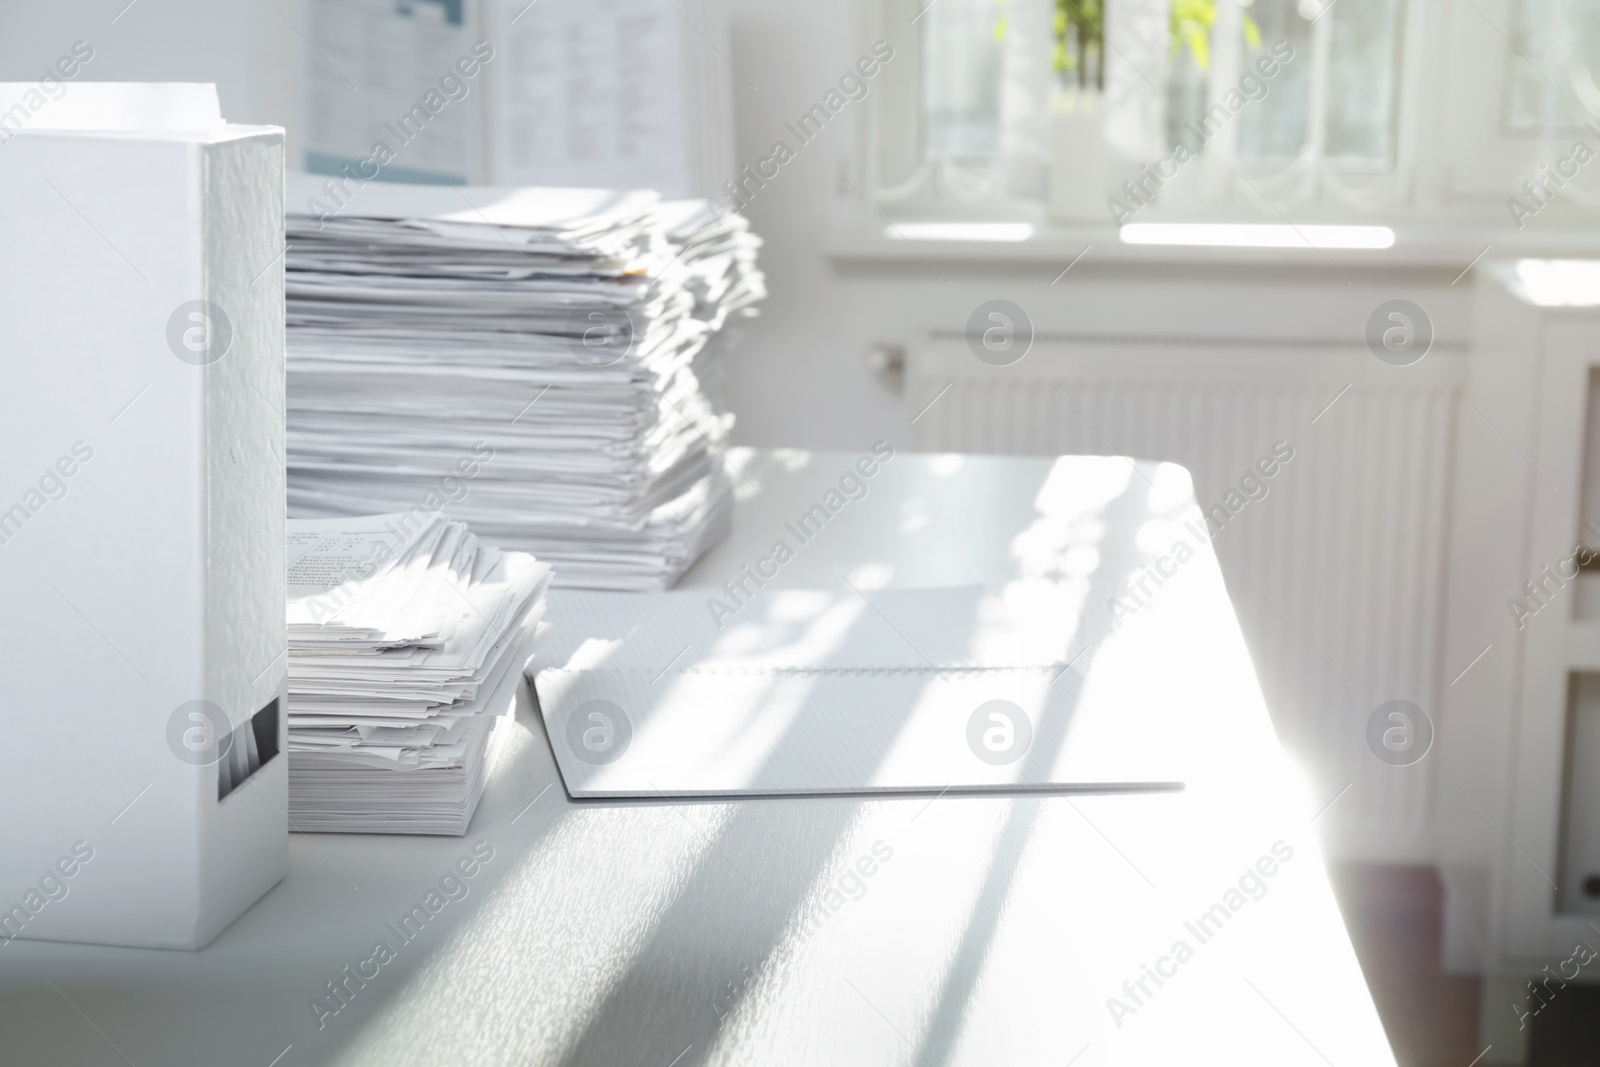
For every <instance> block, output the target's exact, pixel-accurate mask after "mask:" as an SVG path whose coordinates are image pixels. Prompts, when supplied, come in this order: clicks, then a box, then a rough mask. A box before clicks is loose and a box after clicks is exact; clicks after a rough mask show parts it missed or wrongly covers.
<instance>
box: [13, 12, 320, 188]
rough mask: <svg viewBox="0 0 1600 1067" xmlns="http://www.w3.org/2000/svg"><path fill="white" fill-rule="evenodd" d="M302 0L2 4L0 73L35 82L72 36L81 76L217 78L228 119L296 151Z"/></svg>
mask: <svg viewBox="0 0 1600 1067" xmlns="http://www.w3.org/2000/svg"><path fill="white" fill-rule="evenodd" d="M305 8H306V0H272V2H271V3H268V2H266V0H135V2H134V3H132V4H131V5H130V4H129V3H128V0H73V2H71V3H58V2H52V3H38V2H31V0H5V3H4V4H3V5H0V79H3V80H6V81H34V80H36V79H37V78H38V77H39V75H40V74H41V73H43V72H44V70H45V69H46V68H47V67H48V66H50V65H51V64H52V63H54V62H55V60H56V58H57V57H58V56H60V55H61V54H63V53H65V52H66V51H67V50H68V49H69V48H71V47H72V44H73V42H75V41H80V40H81V41H86V42H88V44H89V45H90V47H92V48H93V49H94V58H93V59H92V60H90V61H89V62H88V63H87V64H85V65H84V67H83V70H82V73H81V74H79V75H78V77H79V79H81V80H83V81H198V82H216V83H217V92H218V95H219V96H220V98H221V101H222V115H223V117H224V118H225V119H227V120H228V121H229V122H241V123H267V124H272V125H277V126H283V127H285V128H286V129H287V130H288V146H287V149H288V156H287V158H288V159H290V160H295V159H299V158H300V153H301V147H300V139H299V132H300V131H299V126H300V116H301V115H302V114H303V113H304V109H305V84H306V78H305V70H306V44H305V40H304V38H302V37H301V36H300V34H301V32H302V31H304V30H305V29H306V26H307V23H306V11H305Z"/></svg>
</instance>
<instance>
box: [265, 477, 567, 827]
mask: <svg viewBox="0 0 1600 1067" xmlns="http://www.w3.org/2000/svg"><path fill="white" fill-rule="evenodd" d="M549 578H550V568H549V567H548V566H547V565H546V564H543V563H540V562H539V561H537V560H535V559H534V558H533V557H532V556H530V555H527V554H525V553H521V552H502V551H500V550H499V549H496V548H490V547H488V546H486V545H482V544H480V543H479V542H478V539H477V537H476V536H474V535H473V534H472V533H470V532H468V530H467V528H466V526H465V525H464V524H463V523H460V522H453V521H448V520H445V519H443V518H440V517H438V516H437V515H432V516H430V515H428V514H426V513H424V512H422V511H420V509H419V510H417V511H413V512H409V513H405V514H394V515H377V516H369V517H366V518H359V519H320V520H309V521H306V520H290V522H289V605H288V623H289V819H290V821H291V823H292V824H293V826H294V827H295V829H298V830H322V831H330V832H348V833H412V834H464V833H466V829H467V824H468V823H469V822H470V821H471V819H472V813H473V810H474V809H475V808H476V807H477V804H478V798H479V797H480V796H481V795H482V793H483V783H484V765H485V762H486V758H487V750H488V746H489V738H490V733H491V730H492V727H493V724H494V722H495V718H496V716H500V715H504V714H505V713H506V712H507V711H509V710H510V709H511V707H512V706H513V705H514V703H515V700H516V688H517V684H518V680H519V678H520V676H521V674H522V672H523V670H524V669H525V668H526V667H527V665H528V662H529V660H530V659H531V658H532V656H533V647H534V642H535V640H536V639H537V636H538V629H539V618H540V616H541V615H542V614H543V613H544V606H545V604H544V594H545V590H546V588H547V586H548V585H549Z"/></svg>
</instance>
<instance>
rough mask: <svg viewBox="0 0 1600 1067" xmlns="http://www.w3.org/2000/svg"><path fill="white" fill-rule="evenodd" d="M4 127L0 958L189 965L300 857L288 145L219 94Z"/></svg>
mask: <svg viewBox="0 0 1600 1067" xmlns="http://www.w3.org/2000/svg"><path fill="white" fill-rule="evenodd" d="M19 109H20V110H19ZM8 116H9V117H10V119H11V121H10V122H9V123H0V202H3V203H4V204H5V205H6V207H5V211H4V212H3V213H0V292H3V293H4V294H5V296H6V313H5V320H6V322H5V329H4V331H0V364H3V368H4V369H3V379H0V380H3V381H4V386H3V388H0V604H3V605H4V608H5V610H4V611H3V612H0V686H3V692H4V694H5V702H4V710H3V711H0V727H3V729H4V737H3V738H0V811H3V812H4V813H5V816H4V818H3V819H0V949H3V948H4V943H5V942H7V941H9V940H10V938H12V937H15V936H21V937H28V938H44V939H53V940H67V941H95V942H104V943H111V944H122V945H143V946H159V947H171V948H198V947H200V946H202V945H204V944H206V943H207V942H208V941H210V940H211V939H212V938H213V937H215V936H216V935H217V933H218V932H220V931H221V930H222V929H223V928H224V927H226V926H227V925H228V924H229V923H230V922H232V921H233V919H235V918H236V917H237V916H238V915H239V914H240V913H242V912H243V911H244V910H245V909H246V908H248V907H249V906H250V905H251V904H252V903H254V902H255V901H256V900H257V899H258V898H259V897H260V896H261V895H262V894H263V893H265V892H266V891H267V890H268V889H269V888H271V887H272V886H273V885H274V884H275V883H276V882H277V881H278V880H279V879H280V878H282V877H283V875H284V872H285V870H286V866H287V859H288V856H287V819H286V815H285V812H286V811H287V810H288V801H287V781H288V775H287V763H288V760H287V758H286V756H285V755H284V749H285V740H286V721H285V716H284V715H283V714H282V712H281V710H280V709H282V708H283V707H284V706H285V704H284V695H285V690H284V685H285V677H286V675H285V661H284V651H285V633H284V589H285V563H284V467H283V432H284V416H283V398H284V385H283V381H284V379H283V336H284V319H283V271H282V250H283V131H282V130H281V129H279V128H277V127H263V126H256V127H250V126H235V125H228V124H225V123H224V122H223V121H222V119H221V116H220V113H219V111H218V108H217V103H216V93H215V90H214V88H213V87H211V86H209V85H160V86H157V85H133V84H112V83H102V84H94V83H78V82H72V83H66V84H63V83H60V82H56V83H54V84H49V85H46V84H41V85H31V84H20V85H0V119H4V118H6V117H8ZM194 701H208V702H210V705H211V706H214V707H215V708H217V709H220V711H221V713H222V714H223V715H224V716H225V717H226V720H227V721H226V722H225V723H215V724H213V730H214V732H213V733H212V734H211V735H210V739H209V743H210V744H211V747H210V748H207V747H206V745H207V743H208V737H207V733H206V731H205V729H204V727H205V726H207V725H208V722H207V720H206V719H205V718H204V717H202V718H201V719H193V718H191V717H190V713H191V712H195V711H196V710H197V709H199V710H201V711H203V710H204V709H205V708H206V707H207V705H192V704H191V702H194ZM213 718H215V715H213ZM236 728H238V729H236ZM219 738H227V739H230V740H229V741H225V742H219V741H218V739H219ZM251 742H254V744H253V746H252V744H251ZM227 744H232V745H234V746H235V747H234V748H233V751H232V754H231V755H228V756H226V757H223V758H220V759H219V758H218V757H219V755H220V752H221V749H222V748H223V747H224V746H225V745H227ZM252 747H253V749H254V751H255V753H256V762H259V763H260V767H259V769H258V770H255V772H254V773H253V774H252V775H250V776H249V777H248V778H247V779H246V778H245V776H244V770H245V769H246V768H245V767H243V766H241V767H239V769H232V768H234V767H235V766H236V765H237V764H240V763H241V762H242V760H243V758H244V757H245V754H246V753H247V752H248V751H249V750H251V748H252ZM274 752H275V753H276V755H275V756H274V755H273V753H274ZM223 794H226V795H223Z"/></svg>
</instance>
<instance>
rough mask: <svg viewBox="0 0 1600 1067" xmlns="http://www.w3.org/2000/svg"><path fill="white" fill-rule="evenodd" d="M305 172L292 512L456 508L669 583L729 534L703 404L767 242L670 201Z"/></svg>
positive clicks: (292, 404)
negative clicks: (724, 337) (338, 186)
mask: <svg viewBox="0 0 1600 1067" xmlns="http://www.w3.org/2000/svg"><path fill="white" fill-rule="evenodd" d="M330 184H332V183H328V182H321V181H319V180H317V179H309V178H297V179H292V180H291V182H290V195H289V205H290V209H291V213H290V215H289V218H288V239H289V247H288V253H287V260H286V264H287V275H286V279H287V281H286V284H287V293H288V324H289V340H288V346H289V381H288V408H289V410H288V435H287V439H288V467H289V513H290V515H292V516H295V517H300V518H315V517H325V516H335V515H350V514H358V513H372V512H388V511H400V510H405V509H407V508H410V507H412V506H414V505H418V504H421V505H422V506H424V507H426V508H429V509H432V510H440V509H442V510H443V512H444V514H446V515H447V516H449V517H450V518H453V519H459V520H462V521H465V522H468V523H470V524H471V526H472V528H473V530H474V531H476V532H477V533H478V534H479V535H480V536H482V537H483V538H484V539H485V540H486V541H488V542H490V543H492V544H496V545H499V546H502V547H505V548H514V549H521V550H524V551H529V552H533V553H536V554H537V555H538V556H539V558H541V559H543V560H546V561H548V562H550V563H551V564H552V565H553V566H554V567H555V574H556V581H557V582H558V583H559V584H563V585H575V586H587V587H593V588H604V589H616V590H645V589H658V588H662V587H665V586H667V585H669V584H671V583H672V582H673V581H675V580H676V579H677V577H678V576H679V575H680V574H682V573H683V571H685V570H686V569H687V568H688V567H689V566H690V565H691V564H692V563H693V562H694V560H695V559H696V558H697V557H698V556H699V555H700V554H701V553H702V552H703V551H704V550H705V549H706V548H707V547H708V546H709V545H710V544H712V543H714V542H715V540H716V539H717V538H719V537H720V536H721V535H722V533H723V532H724V531H725V530H726V528H727V524H728V521H729V515H730V510H731V507H730V500H729V483H728V477H727V473H726V471H725V470H724V469H723V464H722V462H721V458H720V454H721V449H722V445H723V444H724V442H725V441H726V439H727V436H728V434H729V432H730V430H731V428H732V422H733V419H732V416H731V415H728V414H727V413H725V412H722V411H719V410H718V409H717V407H716V406H715V405H714V404H713V403H712V402H711V400H710V398H709V397H708V396H707V393H706V389H705V388H704V384H703V381H702V379H703V378H712V379H714V378H715V377H717V375H718V369H717V367H716V363H717V362H718V361H719V360H720V359H721V352H722V347H721V346H717V345H710V346H708V342H710V341H711V340H712V339H713V338H714V337H715V336H716V335H717V334H718V333H719V331H721V330H722V329H723V326H724V324H725V323H726V322H727V321H728V319H729V316H731V315H736V314H744V313H748V312H749V311H750V309H751V305H752V304H754V303H755V302H756V301H757V300H759V299H760V298H761V297H762V296H763V295H765V290H764V288H763V284H762V278H761V273H760V271H759V270H757V269H756V266H755V250H756V248H757V247H758V245H759V241H758V240H757V239H756V238H755V237H754V235H752V234H751V233H750V232H749V228H748V224H747V223H746V221H745V220H744V219H743V218H742V217H741V216H738V215H733V214H727V213H725V212H719V211H717V210H715V209H714V208H713V207H712V206H711V205H710V204H709V202H706V201H681V202H672V203H667V204H663V203H662V202H661V201H660V200H659V198H658V197H657V196H656V194H654V193H651V192H612V191H606V190H589V189H487V188H464V187H456V186H408V185H397V184H391V183H369V184H367V185H366V186H363V187H361V188H359V189H355V190H354V191H353V192H350V193H349V194H348V195H347V196H344V197H341V198H330V194H329V193H328V192H326V191H325V188H324V187H325V186H327V185H330Z"/></svg>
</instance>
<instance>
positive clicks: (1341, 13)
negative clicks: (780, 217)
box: [868, 0, 1600, 224]
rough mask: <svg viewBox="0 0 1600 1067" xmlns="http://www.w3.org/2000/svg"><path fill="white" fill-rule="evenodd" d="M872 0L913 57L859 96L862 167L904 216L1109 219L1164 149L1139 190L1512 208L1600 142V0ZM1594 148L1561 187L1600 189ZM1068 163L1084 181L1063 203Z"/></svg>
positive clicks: (1200, 203) (1348, 211) (1275, 200)
mask: <svg viewBox="0 0 1600 1067" xmlns="http://www.w3.org/2000/svg"><path fill="white" fill-rule="evenodd" d="M876 10H877V15H876V20H877V23H878V29H879V31H880V35H881V36H884V37H887V38H888V39H890V40H892V41H893V42H894V44H895V46H896V49H897V52H898V54H900V55H903V56H904V57H905V60H904V62H903V63H901V61H899V60H897V63H899V64H900V66H899V69H897V70H896V71H894V72H893V74H892V78H894V79H901V80H903V83H904V85H905V88H904V90H903V91H900V92H898V93H897V92H896V91H894V90H890V91H888V92H885V93H883V94H882V96H881V98H880V99H879V100H877V101H875V103H874V105H873V106H874V112H873V126H872V132H871V138H870V148H871V152H870V155H869V160H870V163H869V174H868V180H869V184H870V186H871V189H872V195H873V199H874V200H876V201H877V202H878V203H879V204H880V205H881V206H883V207H884V208H885V209H886V210H888V209H890V208H898V209H899V210H900V211H901V213H902V214H907V213H919V212H920V213H923V214H928V213H932V214H933V215H936V216H939V217H946V216H976V217H1004V218H1012V217H1028V218H1032V217H1033V216H1045V215H1052V216H1057V217H1060V216H1062V215H1063V213H1065V214H1066V215H1067V216H1068V217H1069V218H1073V219H1076V221H1079V222H1083V223H1091V222H1092V223H1100V224H1103V223H1107V222H1110V221H1112V220H1113V217H1114V216H1113V214H1111V213H1109V210H1108V209H1109V204H1108V201H1109V200H1110V198H1111V197H1113V196H1125V193H1124V190H1126V189H1127V188H1128V187H1127V185H1126V184H1125V183H1127V182H1128V181H1130V180H1132V181H1134V182H1139V181H1141V180H1144V181H1145V188H1146V189H1148V188H1149V186H1150V183H1149V181H1148V180H1147V179H1142V178H1141V176H1142V175H1143V174H1144V173H1145V172H1146V171H1147V170H1161V171H1162V173H1163V175H1164V176H1165V177H1164V179H1163V182H1162V183H1159V184H1160V189H1159V192H1158V193H1157V194H1156V195H1154V196H1152V197H1150V198H1149V202H1148V203H1145V202H1143V201H1140V202H1139V203H1138V204H1137V205H1136V206H1137V207H1138V208H1139V209H1140V210H1143V208H1145V207H1149V208H1150V210H1151V213H1152V215H1157V216H1165V217H1169V218H1185V217H1193V218H1218V217H1229V218H1233V217H1237V218H1241V219H1244V218H1255V217H1260V216H1262V215H1271V216H1275V213H1276V212H1278V211H1284V210H1288V209H1291V208H1292V209H1294V210H1295V211H1296V212H1297V213H1298V215H1299V217H1301V218H1306V219H1307V220H1308V221H1310V220H1313V219H1316V218H1318V217H1321V218H1325V219H1327V220H1328V221H1340V220H1342V219H1343V218H1345V217H1347V216H1351V215H1373V214H1379V213H1382V214H1395V215H1405V214H1408V213H1415V214H1438V215H1448V214H1451V213H1456V214H1461V213H1463V212H1467V213H1476V214H1477V215H1480V216H1488V215H1490V214H1491V213H1492V214H1494V215H1498V216H1500V217H1502V218H1504V217H1505V216H1504V208H1505V201H1506V198H1507V197H1508V196H1511V195H1515V194H1516V193H1517V191H1518V190H1519V188H1520V185H1521V182H1523V181H1525V180H1528V179H1530V178H1535V177H1536V176H1537V174H1538V173H1539V167H1540V165H1541V164H1550V165H1551V166H1554V163H1555V161H1556V160H1557V159H1558V158H1560V157H1561V155H1562V153H1563V152H1565V151H1567V150H1569V149H1570V147H1571V142H1572V140H1573V137H1574V136H1576V135H1586V136H1588V137H1589V140H1590V141H1591V143H1592V147H1593V148H1594V150H1595V152H1596V155H1597V156H1600V125H1594V126H1593V127H1592V132H1591V133H1589V134H1584V131H1586V130H1590V129H1591V127H1588V126H1585V124H1586V123H1595V122H1596V121H1597V120H1600V73H1597V72H1600V0H1470V2H1469V3H1460V2H1451V0H932V3H931V4H930V3H929V0H877V8H876ZM1274 57H1275V58H1274ZM1263 64H1265V65H1263ZM1086 116H1088V117H1086ZM1091 139H1093V140H1102V141H1103V142H1104V144H1103V145H1091V144H1089V143H1088V141H1089V140H1091ZM1178 157H1181V158H1178ZM1158 165H1159V166H1158ZM1030 168H1034V169H1036V171H1037V173H1039V174H1042V175H1043V178H1041V179H1040V180H1037V181H1033V180H1030V179H1029V178H1028V175H1029V174H1030V173H1032V172H1031V171H1030ZM1095 168H1098V169H1095ZM1088 169H1095V170H1094V175H1093V177H1092V179H1089V180H1086V179H1085V178H1084V172H1085V171H1086V170H1088ZM1590 169H1592V170H1593V171H1594V172H1595V173H1594V174H1593V175H1588V174H1584V175H1581V176H1580V177H1579V178H1577V179H1573V180H1570V181H1569V182H1568V183H1567V184H1566V186H1565V187H1564V188H1563V189H1562V190H1561V191H1560V194H1559V197H1560V199H1561V200H1562V201H1563V202H1564V203H1565V204H1566V208H1565V209H1571V210H1579V209H1585V210H1586V209H1587V205H1588V204H1589V203H1590V201H1591V200H1593V199H1600V197H1597V196H1596V193H1600V163H1596V164H1595V165H1594V166H1593V167H1591V168H1590ZM1074 170H1076V172H1077V176H1076V179H1075V183H1076V184H1075V188H1076V192H1075V193H1073V194H1072V195H1076V196H1078V198H1079V200H1080V201H1082V202H1081V203H1079V204H1078V205H1077V207H1076V208H1074V207H1073V206H1072V205H1071V204H1066V206H1065V207H1064V206H1063V204H1064V201H1063V200H1062V199H1061V197H1062V195H1063V194H1062V193H1061V191H1060V189H1061V187H1062V186H1063V185H1064V184H1065V185H1073V184H1074V183H1073V182H1072V181H1067V180H1066V179H1067V178H1068V177H1069V176H1070V174H1069V172H1072V171H1074ZM1167 179H1170V180H1167ZM1586 189H1590V190H1594V191H1595V192H1591V193H1585V192H1584V190H1586ZM1086 190H1087V192H1085V191H1086ZM1091 194H1092V195H1091ZM1264 200H1265V201H1266V203H1263V201H1264ZM1091 201H1092V203H1091ZM1091 209H1092V211H1091ZM1565 209H1564V210H1565ZM1121 221H1125V219H1122V220H1121ZM1273 221H1277V219H1276V218H1275V217H1274V218H1273Z"/></svg>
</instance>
